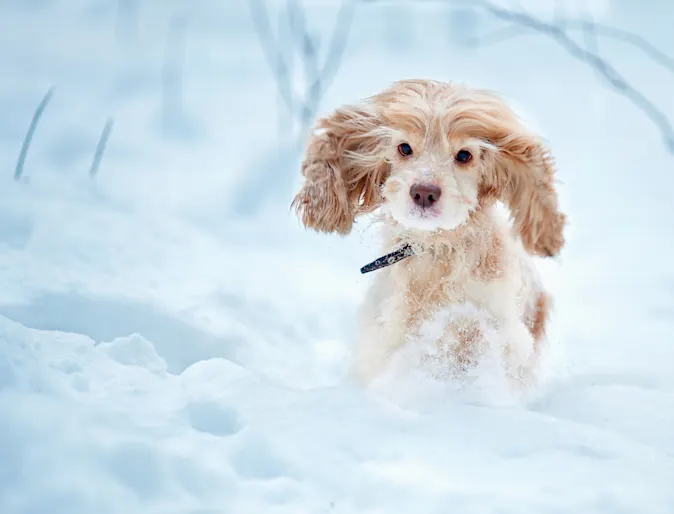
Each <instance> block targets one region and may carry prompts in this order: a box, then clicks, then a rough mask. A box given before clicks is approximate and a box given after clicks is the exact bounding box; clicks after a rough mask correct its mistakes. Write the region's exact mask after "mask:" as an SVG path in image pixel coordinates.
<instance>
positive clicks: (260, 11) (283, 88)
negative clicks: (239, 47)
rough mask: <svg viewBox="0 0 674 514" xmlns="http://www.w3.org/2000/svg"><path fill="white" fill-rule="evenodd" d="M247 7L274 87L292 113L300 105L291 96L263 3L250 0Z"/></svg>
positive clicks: (285, 71) (281, 57)
mask: <svg viewBox="0 0 674 514" xmlns="http://www.w3.org/2000/svg"><path fill="white" fill-rule="evenodd" d="M249 5H250V9H251V15H252V17H253V24H254V26H255V31H256V32H257V35H258V38H259V40H260V44H261V45H262V51H263V53H264V56H265V59H266V60H267V65H268V66H269V69H271V70H272V72H273V73H274V76H275V77H276V85H277V87H278V92H279V95H280V96H281V99H282V100H283V103H285V104H286V107H287V108H288V110H289V111H290V112H291V113H292V112H293V108H294V106H295V105H301V102H300V101H299V100H298V99H297V98H295V95H294V94H293V90H292V86H291V79H290V71H289V70H288V66H287V65H286V63H285V60H284V59H283V55H282V54H281V52H280V51H279V50H278V48H279V45H278V42H277V41H276V40H275V38H274V34H273V32H272V30H271V26H270V24H269V19H268V18H267V12H266V9H265V7H264V2H263V0H251V1H250V2H249Z"/></svg>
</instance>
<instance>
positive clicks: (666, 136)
mask: <svg viewBox="0 0 674 514" xmlns="http://www.w3.org/2000/svg"><path fill="white" fill-rule="evenodd" d="M479 5H481V6H482V7H483V8H484V9H486V10H487V11H488V12H490V13H491V14H493V15H494V16H496V17H498V18H500V19H502V20H505V21H508V22H512V23H515V24H517V25H522V26H525V27H530V28H532V29H534V30H536V31H537V32H539V33H543V34H546V35H548V36H549V37H551V38H552V39H554V40H555V41H557V42H558V43H559V44H560V45H561V46H562V47H563V48H564V49H565V50H566V51H567V52H568V53H569V54H570V55H571V56H573V57H575V58H577V59H580V60H582V61H584V62H586V63H587V64H588V65H589V66H591V67H592V68H594V69H595V70H596V71H597V73H598V75H599V76H600V77H601V78H603V79H604V80H605V81H606V82H607V83H608V84H610V85H611V87H612V88H613V89H614V90H615V91H616V92H617V93H619V94H620V95H622V96H624V97H625V98H627V99H629V100H630V101H631V102H632V103H633V104H634V105H635V106H636V107H637V108H639V109H640V110H641V111H642V112H643V113H644V114H645V115H646V116H648V118H650V120H651V121H652V122H653V123H654V124H655V125H656V126H657V127H658V129H659V130H660V132H661V134H662V138H663V140H664V143H665V146H666V147H667V150H668V151H669V152H670V153H673V154H674V128H673V127H672V124H671V122H670V121H669V118H668V117H667V116H666V115H665V114H664V113H663V112H662V111H661V110H660V109H658V108H657V107H656V106H655V105H654V104H653V103H652V102H651V101H650V100H649V99H648V98H646V96H644V95H643V94H642V93H641V92H640V91H638V90H637V89H635V88H634V87H633V86H632V85H631V84H630V83H629V82H628V81H627V79H625V77H623V76H622V75H621V74H620V72H618V70H616V69H615V67H613V66H612V65H611V64H609V63H608V62H607V61H606V60H604V59H602V58H601V57H600V56H599V55H597V54H596V53H594V52H591V51H589V50H587V49H585V48H583V47H582V46H580V45H579V44H578V43H576V42H575V41H574V40H573V39H571V38H570V37H569V36H568V35H567V34H566V32H564V31H563V30H562V29H561V28H559V27H558V26H556V25H553V24H550V23H546V22H544V21H541V20H539V19H536V18H534V17H533V16H530V15H528V14H526V13H522V12H513V11H508V10H506V9H503V8H501V7H497V6H495V5H494V4H491V3H490V2H486V1H481V2H479Z"/></svg>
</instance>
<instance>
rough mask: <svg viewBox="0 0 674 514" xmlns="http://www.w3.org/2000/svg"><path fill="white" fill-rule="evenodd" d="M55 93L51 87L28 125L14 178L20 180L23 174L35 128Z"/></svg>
mask: <svg viewBox="0 0 674 514" xmlns="http://www.w3.org/2000/svg"><path fill="white" fill-rule="evenodd" d="M53 94H54V88H53V87H50V88H49V89H48V90H47V92H46V93H45V95H44V96H43V97H42V100H41V101H40V103H39V104H38V106H37V108H36V109H35V113H34V114H33V119H32V120H31V122H30V125H29V126H28V132H26V137H24V138H23V144H22V145H21V151H20V152H19V160H18V161H17V163H16V169H15V170H14V180H20V179H21V177H22V175H23V166H24V164H25V162H26V156H27V155H28V150H29V148H30V144H31V142H32V141H33V135H34V134H35V129H36V128H37V124H38V123H39V122H40V118H41V117H42V114H43V113H44V110H45V108H46V107H47V104H48V103H49V100H51V97H52V95H53Z"/></svg>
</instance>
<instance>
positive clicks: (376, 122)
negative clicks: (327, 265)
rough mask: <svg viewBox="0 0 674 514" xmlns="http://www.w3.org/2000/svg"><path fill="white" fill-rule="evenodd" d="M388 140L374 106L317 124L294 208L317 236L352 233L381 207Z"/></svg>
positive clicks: (337, 114) (354, 109) (348, 110)
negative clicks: (364, 216)
mask: <svg viewBox="0 0 674 514" xmlns="http://www.w3.org/2000/svg"><path fill="white" fill-rule="evenodd" d="M387 142H388V139H387V137H386V134H385V131H384V130H383V129H382V121H381V120H380V119H379V116H378V115H377V113H376V112H375V111H374V108H372V107H371V106H370V105H362V106H344V107H341V108H339V109H337V110H336V111H334V112H333V113H332V114H330V115H329V116H326V117H324V118H321V119H319V120H318V121H317V122H316V125H315V127H314V130H313V134H312V135H311V137H310V139H309V142H308V144H307V148H306V150H305V154H304V159H303V161H302V175H303V176H304V179H305V180H304V184H303V185H302V187H301V189H300V191H299V192H298V193H297V195H296V196H295V199H294V200H293V202H292V206H293V207H294V208H295V211H296V212H297V215H298V216H299V218H300V219H301V220H302V223H303V224H304V225H305V226H306V227H308V228H311V229H313V230H316V231H318V232H337V233H340V234H342V235H345V234H348V233H349V232H350V231H351V228H352V226H353V222H354V220H355V218H356V217H357V216H359V215H361V214H365V213H368V212H371V211H373V210H375V209H376V208H377V207H379V205H381V202H382V198H381V186H382V184H383V182H384V180H385V179H386V177H387V176H388V173H389V164H388V162H387V160H386V150H387Z"/></svg>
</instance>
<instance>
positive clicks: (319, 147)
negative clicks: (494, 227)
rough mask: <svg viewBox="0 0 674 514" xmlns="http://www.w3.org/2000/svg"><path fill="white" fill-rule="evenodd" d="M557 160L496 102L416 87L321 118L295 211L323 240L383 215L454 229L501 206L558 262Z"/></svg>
mask: <svg viewBox="0 0 674 514" xmlns="http://www.w3.org/2000/svg"><path fill="white" fill-rule="evenodd" d="M554 171H555V170H554V165H553V161H552V158H551V156H550V154H549V152H548V150H547V149H546V147H545V146H544V145H543V143H542V142H541V141H540V139H539V138H538V137H537V136H536V135H535V134H533V133H531V132H530V131H529V130H527V129H526V127H525V126H524V124H523V123H522V122H521V121H520V120H519V118H518V117H517V116H516V115H515V113H514V112H513V111H512V110H511V109H510V108H509V107H508V106H507V104H506V103H505V102H504V101H503V100H501V99H500V98H499V97H498V96H496V95H495V94H493V93H491V92H488V91H483V90H475V89H470V88H468V87H465V86H459V85H455V84H448V83H441V82H435V81H427V80H407V81H400V82H397V83H395V84H393V86H392V87H390V88H389V89H387V90H385V91H383V92H381V93H379V94H377V95H375V96H373V97H370V98H368V99H366V100H365V101H364V102H363V103H362V105H358V106H346V107H342V108H340V109H337V110H336V111H335V112H334V113H332V114H331V115H330V116H328V117H325V118H322V119H320V120H319V121H318V123H317V126H316V127H315V132H314V134H313V136H312V138H311V140H310V142H309V145H308V147H307V150H306V155H305V158H304V162H303V164H302V173H303V175H304V177H305V183H304V185H303V186H302V189H301V190H300V192H299V193H298V194H297V196H296V197H295V199H294V201H293V204H294V206H295V208H296V210H297V212H298V214H299V215H300V217H301V219H302V222H303V223H304V224H305V225H306V226H307V227H310V228H313V229H315V230H318V231H322V232H339V233H342V234H347V233H348V232H350V230H351V228H352V225H353V221H354V220H355V218H356V217H357V216H359V215H361V214H363V213H367V212H371V211H373V210H375V209H377V208H379V207H382V210H383V211H384V212H385V213H387V214H388V215H390V216H391V218H393V219H394V220H395V221H396V222H398V223H399V224H400V225H402V226H403V227H407V228H412V229H420V230H428V231H434V230H453V229H455V228H457V227H459V226H461V225H463V224H465V223H466V222H467V221H468V220H469V219H470V217H471V213H473V212H474V211H476V210H478V209H481V208H484V207H485V206H486V205H489V204H491V203H493V202H494V201H496V200H502V201H503V202H504V203H505V204H506V205H507V206H508V207H509V208H510V211H511V214H512V217H513V220H514V225H515V227H516V229H517V230H518V231H519V233H520V234H521V237H522V242H523V243H524V246H525V247H526V248H527V249H528V250H529V251H531V252H533V253H536V254H538V255H543V256H551V255H555V254H557V253H558V252H559V250H560V249H561V247H562V245H563V243H564V239H563V235H562V231H563V227H564V222H565V219H564V215H563V214H562V213H560V212H559V210H558V206H557V193H556V191H555V188H554Z"/></svg>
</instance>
